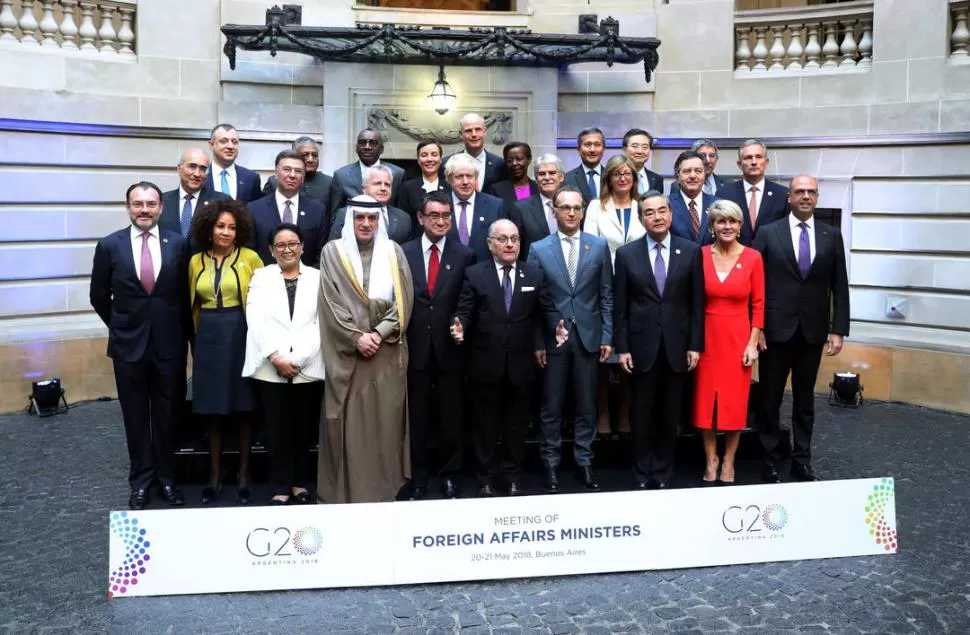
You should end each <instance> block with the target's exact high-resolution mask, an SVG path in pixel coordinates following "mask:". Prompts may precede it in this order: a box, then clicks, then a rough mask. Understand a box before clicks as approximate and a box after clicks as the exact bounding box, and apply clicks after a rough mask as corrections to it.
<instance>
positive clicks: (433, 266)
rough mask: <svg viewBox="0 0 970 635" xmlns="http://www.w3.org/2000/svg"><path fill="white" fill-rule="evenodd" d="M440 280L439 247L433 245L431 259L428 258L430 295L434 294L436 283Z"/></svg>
mask: <svg viewBox="0 0 970 635" xmlns="http://www.w3.org/2000/svg"><path fill="white" fill-rule="evenodd" d="M437 280H438V245H431V257H430V258H428V295H431V294H432V293H434V283H435V282H437Z"/></svg>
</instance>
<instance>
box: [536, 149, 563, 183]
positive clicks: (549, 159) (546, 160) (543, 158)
mask: <svg viewBox="0 0 970 635" xmlns="http://www.w3.org/2000/svg"><path fill="white" fill-rule="evenodd" d="M550 164H551V165H554V166H556V170H558V171H559V174H562V175H565V174H566V170H564V169H563V167H562V161H560V160H559V157H557V156H556V155H554V154H552V153H551V152H547V153H546V154H540V155H539V158H538V159H536V160H535V161H533V162H532V176H535V177H536V178H538V175H539V166H543V165H550Z"/></svg>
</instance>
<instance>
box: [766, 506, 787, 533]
mask: <svg viewBox="0 0 970 635" xmlns="http://www.w3.org/2000/svg"><path fill="white" fill-rule="evenodd" d="M761 520H762V522H764V524H765V527H767V528H768V529H770V530H771V531H781V530H782V529H784V528H785V525H787V524H788V510H787V509H786V508H785V506H784V505H775V504H771V505H768V506H766V507H765V509H764V511H763V512H761Z"/></svg>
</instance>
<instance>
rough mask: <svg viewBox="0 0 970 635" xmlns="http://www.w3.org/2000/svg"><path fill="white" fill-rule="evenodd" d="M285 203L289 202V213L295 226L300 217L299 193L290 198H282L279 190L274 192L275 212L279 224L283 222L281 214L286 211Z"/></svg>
mask: <svg viewBox="0 0 970 635" xmlns="http://www.w3.org/2000/svg"><path fill="white" fill-rule="evenodd" d="M286 201H289V202H290V212H291V213H292V214H293V224H294V225H296V224H297V220H299V219H298V217H299V216H300V195H299V193H297V194H294V195H293V197H292V198H286V197H285V196H283V195H282V194H281V193H280V191H279V189H277V190H276V210H277V211H278V212H279V214H280V222H281V223H282V222H283V212H285V211H286Z"/></svg>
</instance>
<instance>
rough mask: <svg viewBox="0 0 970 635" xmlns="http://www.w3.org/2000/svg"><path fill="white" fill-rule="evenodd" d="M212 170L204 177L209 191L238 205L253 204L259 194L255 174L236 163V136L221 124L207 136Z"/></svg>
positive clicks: (236, 133)
mask: <svg viewBox="0 0 970 635" xmlns="http://www.w3.org/2000/svg"><path fill="white" fill-rule="evenodd" d="M209 149H210V150H211V151H212V163H213V166H212V169H211V170H209V173H208V174H207V175H206V177H205V185H206V187H208V188H209V189H212V190H216V191H217V192H222V193H223V194H225V195H227V196H230V197H232V198H234V199H236V200H237V201H241V202H242V203H249V202H250V201H255V200H256V199H258V198H260V197H261V196H262V195H263V192H262V186H261V185H260V180H261V179H260V178H259V174H257V173H256V172H253V171H252V170H249V169H246V168H244V167H243V166H241V165H238V164H237V163H236V157H238V156H239V133H238V132H237V131H236V129H235V128H233V127H232V126H231V125H229V124H227V123H221V124H219V125H218V126H216V127H215V128H213V129H212V132H211V134H210V135H209Z"/></svg>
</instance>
